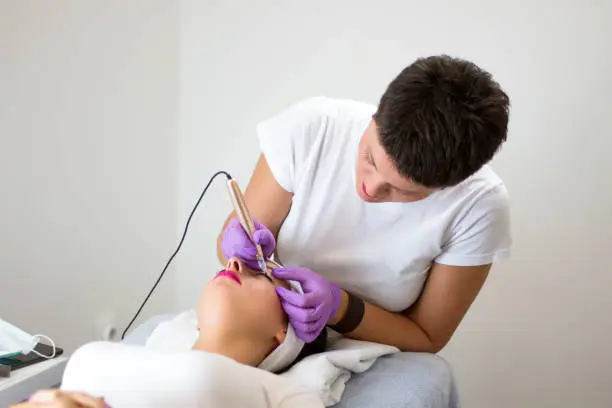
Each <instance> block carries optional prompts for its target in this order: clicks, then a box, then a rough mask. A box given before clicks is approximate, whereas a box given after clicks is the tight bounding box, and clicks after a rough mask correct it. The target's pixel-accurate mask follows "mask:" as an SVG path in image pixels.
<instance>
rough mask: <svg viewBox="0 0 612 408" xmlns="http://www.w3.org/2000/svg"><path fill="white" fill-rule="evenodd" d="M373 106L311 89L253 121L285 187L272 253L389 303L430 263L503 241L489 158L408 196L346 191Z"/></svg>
mask: <svg viewBox="0 0 612 408" xmlns="http://www.w3.org/2000/svg"><path fill="white" fill-rule="evenodd" d="M375 110H376V107H375V106H373V105H368V104H364V103H359V102H355V101H349V100H339V99H331V98H325V97H316V98H310V99H306V100H303V101H301V102H298V103H296V104H294V105H292V106H290V107H289V108H287V109H285V110H284V111H283V112H281V113H279V114H278V115H276V116H274V117H272V118H270V119H267V120H265V121H263V122H262V123H260V124H259V125H258V127H257V133H258V137H259V142H260V146H261V149H262V152H263V154H264V155H265V157H266V160H267V162H268V164H269V166H270V169H271V171H272V173H273V174H274V177H275V178H276V180H277V181H278V183H279V184H280V185H281V186H282V187H283V188H284V189H285V190H287V191H289V192H291V193H293V202H292V207H291V211H290V212H289V215H288V216H287V218H286V220H285V221H284V223H283V225H282V227H281V229H280V232H279V236H278V240H277V251H278V257H279V260H280V261H281V262H282V263H283V264H284V265H286V266H302V267H307V268H310V269H312V270H313V271H315V272H317V273H319V274H321V275H323V276H325V277H326V278H328V279H330V280H332V281H334V282H336V283H337V284H339V285H340V286H341V287H342V288H343V289H345V290H348V291H349V292H352V293H354V294H355V295H357V296H359V297H361V298H363V299H365V300H367V301H369V302H372V303H374V304H378V305H379V306H381V307H383V308H386V309H387V310H391V311H401V310H404V309H407V308H408V307H409V306H411V305H412V304H413V303H414V301H415V300H416V299H417V298H418V296H419V294H420V293H421V290H422V288H423V285H424V283H425V280H426V278H427V274H428V270H429V267H430V265H431V263H432V262H437V263H441V264H449V265H482V264H488V263H492V262H495V261H498V260H501V259H504V258H506V257H507V256H508V255H509V249H510V246H511V238H510V226H509V223H510V220H509V203H508V194H507V191H506V189H505V187H504V184H503V182H502V180H501V179H500V178H499V177H498V176H497V175H496V174H495V173H494V172H493V170H492V169H491V168H490V167H489V166H484V167H483V168H482V169H481V170H480V171H478V172H477V173H476V174H474V175H473V176H472V177H470V178H469V179H467V180H466V181H464V182H463V183H461V184H459V185H457V186H455V187H451V188H447V189H443V190H439V191H436V192H434V193H433V194H431V195H430V196H429V197H427V198H425V199H423V200H420V201H416V202H410V203H367V202H364V201H363V200H361V199H360V198H359V196H358V195H357V192H356V190H355V185H356V183H355V165H356V161H357V155H358V144H359V141H360V139H361V136H362V135H363V132H364V131H365V129H366V127H367V126H368V124H369V121H370V120H371V118H372V114H373V113H374V112H375Z"/></svg>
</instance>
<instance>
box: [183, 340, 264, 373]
mask: <svg viewBox="0 0 612 408" xmlns="http://www.w3.org/2000/svg"><path fill="white" fill-rule="evenodd" d="M193 348H194V350H202V351H207V352H209V353H215V354H221V355H223V356H226V357H228V358H231V359H232V360H235V361H237V362H238V363H241V364H246V365H250V366H256V365H257V364H258V363H259V361H261V359H263V355H265V353H264V352H262V353H261V354H262V356H259V354H260V353H259V352H256V350H258V349H260V348H261V346H260V345H256V344H253V342H252V341H249V340H247V339H245V338H244V337H238V336H220V335H216V336H210V335H208V336H205V335H203V334H200V336H199V337H198V340H197V341H196V343H195V345H194V346H193Z"/></svg>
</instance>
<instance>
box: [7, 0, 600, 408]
mask: <svg viewBox="0 0 612 408" xmlns="http://www.w3.org/2000/svg"><path fill="white" fill-rule="evenodd" d="M355 3H356V2H354V1H348V0H344V1H336V2H322V1H314V2H313V1H311V2H287V1H280V0H277V1H272V0H269V1H267V2H259V3H253V2H246V1H243V2H238V1H230V0H228V1H224V2H202V1H196V0H182V1H181V2H180V3H179V2H168V1H163V0H156V1H144V0H132V1H129V2H125V1H119V0H114V1H104V2H82V1H78V0H73V1H69V0H62V1H60V0H58V1H55V2H33V1H9V0H0V51H1V52H0V142H1V144H0V146H1V147H0V188H1V190H0V191H1V192H2V194H1V196H0V198H1V199H0V274H1V275H0V277H1V278H2V282H1V283H0V316H2V317H3V318H6V319H8V320H9V321H14V322H17V323H18V324H19V325H21V326H23V327H24V328H25V329H27V330H29V331H32V332H43V333H47V334H49V335H51V336H53V337H54V338H56V340H57V341H58V342H59V344H60V345H62V346H64V347H66V348H67V349H68V350H70V349H72V348H73V347H74V346H76V345H78V344H80V343H82V342H83V341H86V340H88V339H90V338H92V337H93V336H94V335H95V333H94V328H95V321H96V319H98V318H99V317H101V316H104V315H105V314H111V315H113V314H114V315H115V317H116V319H117V322H118V325H119V326H120V328H122V327H123V325H124V324H126V323H127V321H128V320H129V318H130V317H131V315H132V313H133V312H134V311H135V309H136V308H137V307H138V305H139V304H140V301H141V300H142V298H143V296H144V295H145V293H146V291H147V290H148V288H149V286H150V285H151V284H152V283H153V282H154V280H155V279H156V278H157V276H158V273H159V271H160V269H161V267H162V266H163V265H164V264H165V262H166V260H167V257H168V256H169V255H170V254H171V253H172V251H173V250H174V247H175V245H176V243H177V240H178V235H180V233H182V229H183V227H184V222H185V220H186V218H187V216H188V214H189V212H190V211H191V208H192V206H193V204H194V203H195V201H196V199H197V198H198V196H199V194H200V192H201V189H202V188H203V186H204V184H205V183H206V182H207V181H208V179H209V177H210V176H211V175H212V174H213V173H214V172H215V171H217V170H219V169H226V170H228V171H230V172H231V173H232V174H233V175H234V176H235V177H236V178H237V179H238V180H240V182H241V185H242V186H246V184H247V183H248V178H249V174H250V172H251V170H252V168H253V166H254V164H255V160H256V158H257V154H258V148H257V142H256V139H255V132H254V128H255V125H256V123H257V122H258V121H259V120H261V119H263V118H265V117H267V116H269V115H271V114H273V113H276V112H277V111H278V110H280V109H282V108H284V107H286V106H287V105H288V104H290V103H292V102H295V101H296V100H298V99H300V98H303V97H308V96H312V95H320V94H326V95H329V96H338V97H347V98H355V99H360V100H365V101H369V102H373V103H375V102H376V101H377V99H378V97H379V96H380V93H381V92H382V91H383V89H384V87H385V86H386V85H387V83H388V81H389V80H390V79H391V78H392V77H393V76H394V75H395V74H396V73H397V72H398V71H399V70H400V69H401V68H403V67H404V66H405V65H406V64H408V63H410V62H411V61H412V60H413V59H414V58H416V57H417V56H422V55H429V54H436V53H443V52H444V53H450V54H454V55H458V56H462V57H465V58H469V59H473V60H474V61H475V62H477V63H479V64H480V65H482V66H483V67H484V68H486V69H488V70H490V71H492V72H493V73H494V74H495V76H496V77H497V78H498V79H499V81H500V82H501V83H502V84H503V85H504V87H505V88H506V89H507V91H508V92H509V94H510V95H511V97H512V101H513V108H512V118H511V134H510V140H509V142H508V144H507V145H506V147H505V148H504V150H503V152H502V154H501V155H500V156H499V157H498V158H497V159H496V160H495V162H494V167H495V168H496V170H497V171H498V172H499V173H500V174H501V175H502V176H503V177H504V178H505V180H506V182H507V184H508V187H509V189H510V192H511V195H512V199H513V229H514V238H515V242H516V245H515V251H514V257H513V259H512V260H511V261H510V262H508V263H505V264H502V265H499V266H497V267H496V268H495V269H494V272H493V273H492V275H491V278H490V280H489V281H488V283H487V285H486V287H485V289H484V290H483V292H482V294H481V296H480V297H479V298H478V300H477V302H476V304H475V305H474V307H473V309H472V310H471V312H470V314H469V315H468V317H467V318H466V319H465V321H464V324H463V325H462V326H461V328H460V330H459V331H458V333H457V335H456V337H455V338H454V340H453V341H452V342H451V344H450V345H449V346H448V347H447V349H446V350H445V351H444V353H443V354H444V356H445V357H447V358H448V359H449V361H450V362H451V363H452V364H453V366H454V368H455V371H456V374H457V378H458V381H459V384H460V387H461V393H462V397H463V401H464V405H465V406H466V407H476V408H479V407H491V406H495V407H501V408H503V407H515V406H521V407H548V406H556V407H574V406H585V407H587V406H588V407H609V406H610V405H612V388H610V386H609V383H610V379H611V378H612V353H611V352H610V351H609V349H608V347H607V344H609V342H610V341H609V339H610V337H611V336H612V324H611V319H610V318H609V316H608V311H609V310H611V309H612V300H611V299H612V297H610V296H609V293H610V289H611V288H612V275H610V274H609V269H610V268H609V267H608V266H607V265H606V264H605V259H606V258H605V254H606V250H607V249H608V248H609V247H610V246H611V244H612V232H611V231H612V213H611V212H610V211H609V209H610V208H611V207H612V193H611V191H610V189H609V188H608V186H609V185H610V183H609V181H608V180H607V178H606V176H607V175H609V174H612V164H611V163H610V160H607V157H605V156H604V155H607V153H608V152H609V151H610V148H611V147H612V146H611V145H612V143H611V142H610V138H609V134H610V132H611V131H612V116H611V115H609V113H608V112H607V111H608V107H609V106H610V104H609V101H608V100H607V98H606V97H607V96H608V95H609V94H610V93H611V91H612V78H611V74H610V73H611V72H612V52H611V51H610V50H609V46H608V45H609V44H608V43H609V41H608V40H607V39H609V38H612V28H611V27H612V17H611V16H612V4H611V3H609V2H606V1H604V0H601V1H590V2H585V1H579V0H564V1H555V2H552V1H550V2H544V1H540V2H505V3H500V2H486V1H482V0H480V1H476V0H472V1H463V2H451V1H436V2H416V1H399V0H396V1H380V2H376V3H375V5H376V8H374V7H373V6H370V5H371V4H372V3H369V2H363V3H361V4H364V5H365V4H367V5H368V7H366V6H363V5H359V6H356V5H355ZM254 4H256V6H255V5H254ZM179 8H180V15H179ZM229 209H230V203H229V200H228V199H227V196H226V190H225V186H224V185H223V180H222V179H218V180H217V181H216V182H215V183H214V184H213V185H212V187H211V189H210V191H209V194H208V195H207V196H206V197H205V198H204V200H203V201H202V204H201V207H200V209H199V211H198V212H197V213H196V216H195V217H194V218H193V220H192V224H191V227H190V230H189V235H188V237H187V240H186V242H185V244H184V247H183V251H182V252H181V254H180V255H179V256H178V257H177V259H176V262H177V264H178V266H180V268H179V269H178V270H177V271H174V273H173V271H170V272H169V275H167V276H166V280H164V281H162V284H161V287H160V289H159V291H158V293H157V294H156V296H155V297H154V298H153V299H152V303H151V304H150V305H149V307H148V308H146V309H145V311H144V315H145V317H146V316H148V315H151V314H153V313H156V312H159V311H164V312H165V311H171V310H181V309H184V308H186V307H190V306H192V305H193V302H194V300H195V297H196V295H197V293H198V291H199V289H200V287H201V284H202V283H204V282H205V281H206V280H207V279H209V278H210V277H211V275H212V273H213V272H214V271H215V270H216V269H217V268H218V263H217V260H216V255H215V239H216V236H217V234H218V231H219V228H220V226H221V223H222V222H223V219H224V217H225V216H226V215H227V212H228V211H229ZM52 319H53V320H52Z"/></svg>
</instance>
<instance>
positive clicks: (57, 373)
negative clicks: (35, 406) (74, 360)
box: [0, 357, 68, 408]
mask: <svg viewBox="0 0 612 408" xmlns="http://www.w3.org/2000/svg"><path fill="white" fill-rule="evenodd" d="M67 362H68V359H67V358H66V357H56V358H53V359H51V360H47V361H42V362H40V363H36V364H32V365H31V366H27V367H24V368H20V369H18V370H15V371H12V372H11V376H10V377H9V378H0V407H2V408H5V407H9V406H10V405H12V404H17V403H19V402H21V401H24V400H26V399H28V398H29V397H30V396H31V395H32V394H33V393H34V392H36V391H38V390H40V389H45V388H54V387H58V386H59V385H60V383H61V380H62V375H63V374H64V368H65V367H66V363H67Z"/></svg>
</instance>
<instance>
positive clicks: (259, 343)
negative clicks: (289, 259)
mask: <svg viewBox="0 0 612 408" xmlns="http://www.w3.org/2000/svg"><path fill="white" fill-rule="evenodd" d="M277 285H283V286H285V287H286V288H288V289H291V290H296V291H300V290H301V289H300V287H299V284H298V283H296V282H281V281H278V280H275V279H273V278H269V277H268V276H266V275H264V274H263V273H261V272H259V271H255V270H253V269H251V268H249V267H248V266H246V265H245V264H243V263H242V262H241V261H240V260H238V259H231V260H230V261H229V262H228V265H227V267H226V270H224V271H221V272H219V273H218V274H217V275H216V276H215V278H214V279H212V280H211V281H209V282H208V283H207V284H206V285H205V286H204V288H203V290H202V293H201V295H200V297H199V300H198V304H197V330H198V331H197V332H195V331H194V333H195V334H194V342H193V345H192V346H191V349H187V350H185V351H178V350H177V351H164V350H158V349H153V348H148V347H143V346H135V345H127V344H122V343H110V342H93V343H89V344H86V345H84V346H82V347H81V348H79V349H78V350H77V351H76V352H75V353H74V354H73V356H72V357H71V358H70V361H69V362H68V365H67V366H66V371H65V373H64V377H63V381H62V386H61V390H57V391H41V392H39V393H38V394H35V395H34V396H33V398H32V399H31V400H30V402H26V403H23V404H19V405H16V406H15V407H21V408H26V407H44V406H48V407H91V408H93V407H95V408H98V407H104V406H105V405H104V403H106V404H108V405H107V406H111V407H112V408H122V407H130V408H138V407H146V408H152V407H211V408H212V407H223V408H232V407H253V408H257V407H274V408H276V407H323V403H322V402H321V400H320V398H319V397H318V396H317V395H316V394H314V393H312V392H310V391H308V390H306V389H305V388H302V386H300V385H298V384H295V383H293V382H291V381H290V380H288V379H286V378H283V377H281V376H278V375H275V374H274V373H278V372H282V371H283V370H286V369H287V368H289V367H290V366H291V365H292V364H294V363H295V362H297V361H298V360H300V359H302V358H304V357H305V356H307V355H309V354H313V353H317V352H322V351H324V349H325V344H326V333H325V332H324V333H322V335H321V336H319V338H318V339H317V340H315V341H314V342H312V343H309V344H304V343H303V342H302V341H301V340H299V339H298V338H297V336H296V335H295V334H294V332H293V329H292V328H291V326H290V325H289V324H288V320H287V316H286V315H285V313H284V312H283V309H282V308H281V304H280V300H279V298H278V295H277V294H276V291H275V286H277ZM37 401H47V402H46V403H45V402H37Z"/></svg>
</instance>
